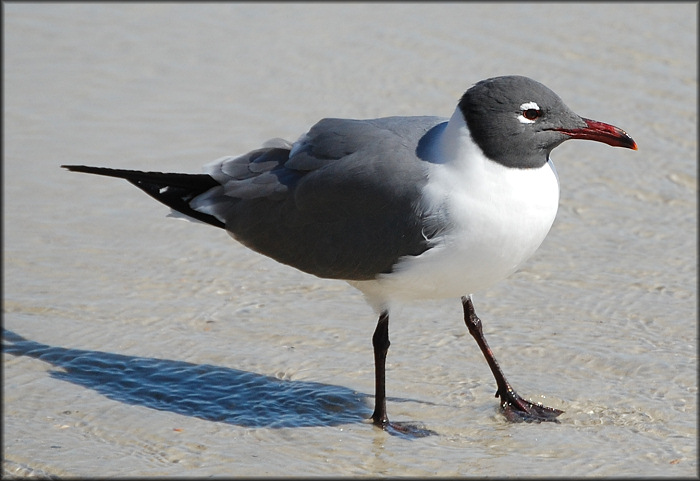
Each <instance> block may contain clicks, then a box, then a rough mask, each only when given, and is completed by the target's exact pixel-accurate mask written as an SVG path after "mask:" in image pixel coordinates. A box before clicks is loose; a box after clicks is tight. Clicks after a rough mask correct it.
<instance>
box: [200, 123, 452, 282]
mask: <svg viewBox="0 0 700 481" xmlns="http://www.w3.org/2000/svg"><path fill="white" fill-rule="evenodd" d="M444 121H445V119H442V118H438V117H402V118H397V117H389V118H383V119H373V120H345V119H324V120H321V121H320V122H319V123H317V124H316V125H314V126H313V127H312V128H311V130H310V131H309V132H308V133H307V134H305V135H304V136H303V137H302V138H301V139H300V140H299V141H298V142H296V143H295V144H293V145H292V144H289V143H281V142H278V143H277V144H276V145H275V146H272V147H266V148H262V149H258V150H255V151H253V152H250V153H248V154H246V155H243V156H241V157H236V158H224V159H220V160H219V161H217V162H216V163H214V164H211V165H209V166H208V167H207V172H208V173H209V175H211V176H212V177H213V178H214V179H215V180H217V181H218V182H219V183H220V184H221V186H220V187H215V188H213V189H211V190H209V191H208V192H206V193H205V194H202V195H200V196H198V197H197V198H195V199H194V200H193V201H192V202H191V206H192V207H193V208H194V209H196V210H198V211H201V212H204V213H207V214H210V215H213V216H215V217H216V218H218V219H219V220H221V221H222V222H224V223H225V224H226V230H227V231H229V232H230V233H231V235H232V236H233V237H235V238H236V239H237V240H239V241H240V242H241V243H243V244H244V245H246V246H248V247H250V248H251V249H253V250H255V251H257V252H260V253H261V254H264V255H267V256H269V257H271V258H273V259H275V260H277V261H279V262H282V263H285V264H288V265H291V266H293V267H296V268H298V269H300V270H302V271H305V272H308V273H311V274H315V275H317V276H319V277H325V278H336V279H347V280H362V279H372V278H374V277H375V276H376V275H377V274H379V273H383V272H390V271H391V268H392V266H393V265H394V264H395V263H396V262H397V260H398V259H399V258H401V257H402V256H415V255H419V254H420V253H422V252H424V251H425V250H426V249H428V248H429V247H430V242H429V239H430V238H432V236H433V235H434V234H435V229H433V228H432V226H433V224H434V223H432V222H431V219H429V218H427V214H425V213H423V212H422V211H421V206H420V202H419V199H420V196H421V192H422V189H423V186H424V185H425V183H426V182H427V175H428V167H427V165H425V162H424V161H422V160H421V159H419V158H418V157H417V156H416V149H417V146H418V142H419V140H420V139H421V138H422V137H423V136H424V135H425V133H426V132H427V131H429V130H430V129H431V128H432V127H434V126H436V125H437V124H439V123H442V122H444Z"/></svg>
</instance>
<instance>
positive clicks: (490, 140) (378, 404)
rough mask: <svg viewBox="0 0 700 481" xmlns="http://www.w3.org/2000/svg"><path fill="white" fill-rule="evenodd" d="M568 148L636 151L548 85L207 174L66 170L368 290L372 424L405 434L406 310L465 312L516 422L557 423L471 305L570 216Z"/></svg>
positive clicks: (269, 148) (277, 147) (503, 87)
mask: <svg viewBox="0 0 700 481" xmlns="http://www.w3.org/2000/svg"><path fill="white" fill-rule="evenodd" d="M569 139H587V140H595V141H598V142H603V143H606V144H608V145H611V146H615V147H625V148H629V149H634V150H636V149H637V145H636V143H635V142H634V140H632V138H630V137H629V136H628V135H627V134H626V133H625V132H624V131H623V130H621V129H619V128H617V127H614V126H612V125H608V124H605V123H602V122H597V121H594V120H589V119H585V118H582V117H580V116H578V115H577V114H575V113H574V112H573V111H571V109H569V108H568V107H567V106H566V105H565V104H564V102H562V100H561V99H560V98H559V97H558V96H557V95H556V94H555V93H554V92H552V91H551V90H550V89H548V88H547V87H545V86H544V85H542V84H540V83H538V82H536V81H534V80H532V79H529V78H527V77H522V76H505V77H495V78H490V79H487V80H483V81H481V82H478V83H477V84H475V85H474V86H473V87H471V88H470V89H469V90H467V92H466V93H465V94H464V95H463V96H462V98H461V99H460V101H459V103H458V105H457V107H456V109H455V111H454V113H453V114H452V117H450V118H449V119H447V118H441V117H427V116H426V117H386V118H379V119H371V120H350V119H337V118H326V119H323V120H321V121H320V122H318V123H317V124H316V125H314V126H313V127H311V129H310V130H309V131H308V132H307V133H306V134H304V135H302V136H301V137H300V138H299V140H297V141H296V142H294V143H291V142H288V141H284V140H281V139H276V140H274V141H271V142H270V143H268V144H266V145H265V146H263V147H262V148H260V149H257V150H253V151H252V152H249V153H247V154H245V155H242V156H238V157H223V158H221V159H218V160H216V161H215V162H213V163H211V164H209V165H207V166H205V172H206V173H204V174H179V173H161V172H142V171H133V170H122V169H109V168H102V167H89V166H83V165H64V166H62V167H65V168H67V169H69V170H71V171H76V172H86V173H91V174H99V175H106V176H112V177H119V178H124V179H126V180H128V181H129V182H131V183H132V184H134V185H136V186H137V187H139V188H140V189H142V190H143V191H145V192H146V193H147V194H149V195H150V196H152V197H154V198H155V199H156V200H158V201H160V202H162V203H163V204H165V205H167V206H169V207H170V208H172V209H173V210H174V211H176V212H178V213H180V214H184V215H185V216H187V217H189V218H194V219H197V220H199V221H202V222H205V223H208V224H211V225H213V226H216V227H221V228H223V229H225V230H226V231H227V232H228V233H229V234H230V235H231V236H232V237H233V238H235V239H236V240H238V241H239V242H241V243H242V244H244V245H245V246H247V247H249V248H251V249H253V250H254V251H256V252H259V253H261V254H264V255H266V256H269V257H271V258H273V259H275V260H277V261H279V262H281V263H284V264H287V265H290V266H292V267H295V268H297V269H300V270H302V271H304V272H307V273H310V274H314V275H316V276H318V277H322V278H329V279H342V280H345V281H347V282H348V283H350V284H351V285H352V286H354V287H356V288H357V289H359V290H360V291H361V292H362V293H363V294H364V295H365V298H366V299H367V301H368V303H369V304H370V305H371V306H372V307H373V308H374V309H375V310H376V312H377V314H378V315H379V320H378V323H377V327H376V329H375V331H374V335H373V336H372V345H373V347H374V360H375V389H376V391H375V393H376V396H375V408H374V412H373V414H372V416H371V419H372V422H373V423H374V424H375V425H376V426H379V427H381V428H382V429H385V430H390V431H398V432H403V431H407V430H408V428H407V427H406V425H403V424H402V423H390V422H389V419H388V417H387V412H386V396H385V360H386V355H387V351H388V348H389V308H390V306H391V305H392V304H393V303H394V302H401V301H407V300H416V299H441V298H448V297H459V298H461V301H462V305H463V309H464V321H465V323H466V325H467V327H468V329H469V332H470V334H471V335H472V336H473V337H474V339H475V340H476V342H477V343H478V345H479V347H480V349H481V351H482V353H483V354H484V356H485V358H486V361H487V362H488V364H489V367H490V368H491V371H492V372H493V375H494V377H495V380H496V384H497V391H496V397H500V407H501V410H502V412H503V413H504V414H505V416H506V418H507V419H509V420H511V421H523V420H524V421H553V420H555V418H556V417H557V416H558V415H559V414H561V413H562V411H560V410H558V409H553V408H549V407H546V406H543V405H542V404H539V403H533V402H529V401H526V400H524V399H523V398H521V397H520V396H519V395H517V394H516V393H515V391H514V390H513V389H512V388H511V386H510V384H509V383H508V381H507V380H506V378H505V376H504V374H503V372H502V371H501V369H500V367H499V365H498V363H497V362H496V359H495V358H494V356H493V353H492V352H491V349H490V348H489V346H488V344H487V343H486V340H485V339H484V336H483V333H482V328H481V321H480V320H479V318H478V317H477V315H476V313H475V311H474V306H473V304H472V298H471V295H472V293H474V292H476V291H478V290H482V289H484V288H487V287H489V286H491V285H492V284H494V283H495V282H497V281H499V280H501V279H504V278H505V277H507V276H509V275H510V274H512V273H513V272H515V271H516V270H517V269H518V268H519V267H520V266H521V265H522V264H523V263H524V262H525V261H526V260H527V259H528V258H529V257H530V256H531V255H532V254H533V253H534V252H535V250H536V249H537V248H538V247H539V245H540V244H541V243H542V241H543V240H544V238H545V236H546V235H547V232H548V231H549V229H550V227H551V226H552V223H553V222H554V217H555V215H556V212H557V207H558V203H559V180H558V178H557V174H556V171H555V169H554V165H553V164H552V161H551V160H550V158H549V154H550V152H551V151H552V149H554V148H555V147H557V146H558V145H559V144H561V143H562V142H564V141H566V140H569Z"/></svg>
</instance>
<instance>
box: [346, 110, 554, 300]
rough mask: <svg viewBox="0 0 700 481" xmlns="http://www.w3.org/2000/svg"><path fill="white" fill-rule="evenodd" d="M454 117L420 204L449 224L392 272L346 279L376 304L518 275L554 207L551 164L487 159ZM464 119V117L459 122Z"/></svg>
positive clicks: (460, 291)
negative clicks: (514, 164)
mask: <svg viewBox="0 0 700 481" xmlns="http://www.w3.org/2000/svg"><path fill="white" fill-rule="evenodd" d="M455 114H456V115H457V114H459V117H456V115H453V117H452V119H450V123H449V124H448V126H447V128H446V129H445V132H444V134H443V141H442V142H441V143H440V145H436V146H435V152H434V155H435V156H436V159H437V160H438V161H436V163H434V164H432V165H431V172H430V176H429V182H428V184H427V185H426V188H425V189H424V192H423V200H422V201H423V207H424V208H425V209H427V210H435V211H437V210H441V211H442V212H443V214H444V216H445V218H446V219H447V221H448V223H449V226H450V227H449V228H448V229H447V230H446V231H445V232H444V233H443V234H442V236H441V237H439V238H437V239H436V245H435V247H433V248H431V249H429V250H427V251H426V252H424V253H423V254H421V255H419V256H416V257H405V258H403V259H401V260H400V261H399V263H398V264H397V265H396V266H395V268H394V270H393V272H392V273H390V274H384V275H381V276H380V277H379V278H377V279H376V280H371V281H359V282H351V284H352V285H353V286H355V287H357V288H358V289H360V290H361V291H362V292H363V293H364V294H365V296H366V297H367V299H368V301H369V302H370V303H371V304H372V305H373V306H374V307H375V308H377V309H383V308H385V307H386V304H387V303H388V302H390V301H392V300H399V301H405V300H412V299H440V298H448V297H459V296H463V295H468V294H471V293H473V292H475V291H478V290H480V289H484V288H487V287H489V286H491V285H493V284H494V283H495V282H498V281H500V280H501V279H504V278H505V277H507V276H509V275H510V274H512V273H513V272H515V271H516V270H517V269H518V268H519V267H520V266H521V265H522V264H523V262H525V261H526V260H527V259H528V258H529V257H530V256H531V255H532V254H533V253H534V252H535V251H536V250H537V248H538V247H539V246H540V244H541V243H542V241H543V240H544V238H545V236H546V235H547V233H548V232H549V229H550V227H551V226H552V223H553V222H554V218H555V216H556V212H557V207H558V204H559V182H558V179H557V175H556V171H555V169H554V165H553V164H552V163H551V161H549V162H547V163H546V164H545V165H544V166H543V167H541V168H539V169H515V168H508V167H505V166H503V165H501V164H499V163H497V162H494V161H491V160H489V159H487V158H486V157H485V156H484V155H483V153H482V152H481V150H480V149H479V148H478V146H476V144H474V143H473V141H472V140H471V137H470V136H469V132H468V130H467V127H466V125H465V124H464V122H463V120H461V113H459V112H458V111H456V112H455ZM460 121H461V122H460Z"/></svg>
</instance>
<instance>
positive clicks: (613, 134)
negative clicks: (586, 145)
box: [555, 119, 637, 150]
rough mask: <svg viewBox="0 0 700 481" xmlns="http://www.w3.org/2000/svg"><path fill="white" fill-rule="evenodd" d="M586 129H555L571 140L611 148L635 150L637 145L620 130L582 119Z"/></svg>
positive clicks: (612, 126)
mask: <svg viewBox="0 0 700 481" xmlns="http://www.w3.org/2000/svg"><path fill="white" fill-rule="evenodd" d="M582 120H583V121H584V122H586V124H587V127H584V128H581V129H555V130H557V131H559V132H562V133H564V134H566V135H568V136H570V137H571V138H572V139H584V140H595V141H597V142H603V143H604V144H608V145H612V146H613V147H625V148H627V149H632V150H637V143H636V142H635V141H634V140H633V139H632V137H630V136H629V135H627V132H625V131H624V130H622V129H618V128H617V127H615V126H614V125H610V124H605V123H603V122H598V121H596V120H590V119H582Z"/></svg>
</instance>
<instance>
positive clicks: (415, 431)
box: [373, 420, 437, 439]
mask: <svg viewBox="0 0 700 481" xmlns="http://www.w3.org/2000/svg"><path fill="white" fill-rule="evenodd" d="M373 424H374V425H375V426H377V427H378V428H379V429H381V430H382V431H385V432H387V433H388V434H391V435H392V436H401V437H403V438H411V439H412V438H424V437H426V436H432V435H433V434H437V433H436V432H435V431H433V430H431V429H428V428H425V427H423V426H421V425H419V424H415V423H405V422H398V423H396V422H390V421H388V420H386V421H384V422H379V423H373Z"/></svg>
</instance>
